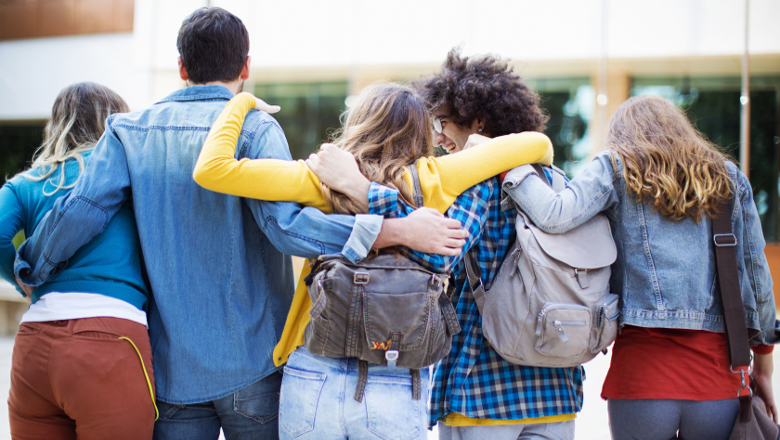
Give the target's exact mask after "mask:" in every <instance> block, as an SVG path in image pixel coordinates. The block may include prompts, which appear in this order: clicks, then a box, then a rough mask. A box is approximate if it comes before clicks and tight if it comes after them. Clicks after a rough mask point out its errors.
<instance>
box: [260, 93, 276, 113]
mask: <svg viewBox="0 0 780 440" xmlns="http://www.w3.org/2000/svg"><path fill="white" fill-rule="evenodd" d="M255 109H256V110H260V111H263V112H266V113H276V112H278V111H279V110H281V109H282V108H281V107H279V106H278V105H270V104H268V103H266V102H265V101H263V100H262V99H260V98H258V97H257V96H255Z"/></svg>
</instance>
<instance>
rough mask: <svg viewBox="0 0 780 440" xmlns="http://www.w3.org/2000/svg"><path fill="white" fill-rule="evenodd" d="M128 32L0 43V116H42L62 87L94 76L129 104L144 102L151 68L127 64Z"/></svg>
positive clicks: (130, 41)
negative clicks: (146, 68) (145, 68)
mask: <svg viewBox="0 0 780 440" xmlns="http://www.w3.org/2000/svg"><path fill="white" fill-rule="evenodd" d="M132 46H133V35H132V34H130V33H122V34H102V35H89V36H77V37H65V38H38V39H33V40H19V41H9V42H3V43H0V119H45V118H48V117H49V116H51V106H52V104H53V103H54V98H55V97H56V96H57V93H58V92H59V91H60V90H61V89H62V88H63V87H65V86H67V85H69V84H73V83H76V82H81V81H94V82H97V83H100V84H103V85H105V86H108V87H110V88H111V89H113V90H114V91H116V92H117V93H119V94H120V95H121V96H122V97H123V98H124V99H125V100H126V101H127V102H128V104H129V105H130V107H131V108H142V107H143V106H144V105H145V103H146V101H147V100H146V99H145V98H146V96H145V90H146V89H147V88H148V86H147V84H148V83H149V79H150V77H151V72H149V71H147V70H143V69H139V68H137V67H135V66H133V64H132V58H130V57H128V56H127V55H128V54H129V53H131V49H132Z"/></svg>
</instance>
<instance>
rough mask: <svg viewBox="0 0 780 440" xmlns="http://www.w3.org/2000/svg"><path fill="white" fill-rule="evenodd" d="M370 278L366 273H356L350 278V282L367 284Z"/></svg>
mask: <svg viewBox="0 0 780 440" xmlns="http://www.w3.org/2000/svg"><path fill="white" fill-rule="evenodd" d="M370 278H371V276H370V275H369V274H368V273H366V272H356V273H355V276H354V277H352V282H353V283H355V284H368V280H369V279H370Z"/></svg>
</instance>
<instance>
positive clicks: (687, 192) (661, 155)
mask: <svg viewBox="0 0 780 440" xmlns="http://www.w3.org/2000/svg"><path fill="white" fill-rule="evenodd" d="M606 143H607V147H608V148H611V149H612V151H613V152H614V153H615V154H617V156H618V157H620V160H621V161H622V162H623V177H624V178H625V180H626V186H627V187H628V191H629V193H632V194H634V195H635V196H636V200H637V201H638V202H640V203H649V204H650V205H651V206H652V207H653V208H655V209H656V210H657V211H658V212H660V213H661V214H663V215H664V216H666V217H667V218H669V219H672V220H683V219H684V218H686V217H691V218H693V219H694V220H695V221H696V222H697V223H698V222H699V220H700V219H701V218H702V216H703V215H707V216H709V217H714V216H715V215H717V214H719V212H718V210H717V206H718V204H719V203H721V202H725V201H727V200H728V199H729V197H730V195H731V192H732V191H731V178H730V177H729V174H728V169H727V168H726V161H727V160H730V159H729V158H728V157H727V156H726V155H725V154H723V153H721V152H720V151H718V149H717V148H716V147H715V145H714V144H712V143H711V142H709V141H708V140H707V139H706V138H705V137H704V136H703V135H702V134H701V133H699V132H698V131H697V130H696V129H695V128H693V126H692V125H691V123H690V122H689V121H688V118H687V117H686V116H685V114H684V113H683V112H682V111H681V110H680V109H679V108H677V106H675V105H674V104H672V103H671V102H670V101H669V100H667V99H664V98H661V97H658V96H635V97H633V98H630V99H629V100H627V101H626V102H624V103H623V105H621V106H620V108H618V110H617V113H615V116H614V117H613V118H612V120H611V121H610V124H609V132H608V134H607V139H606ZM612 164H613V167H614V168H615V170H617V164H616V162H615V157H614V155H613V156H612ZM616 172H617V171H616Z"/></svg>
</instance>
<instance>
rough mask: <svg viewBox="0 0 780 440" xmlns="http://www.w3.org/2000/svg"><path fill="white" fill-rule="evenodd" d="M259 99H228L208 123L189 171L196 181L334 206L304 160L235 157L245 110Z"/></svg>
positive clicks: (252, 195) (243, 192) (327, 209)
mask: <svg viewBox="0 0 780 440" xmlns="http://www.w3.org/2000/svg"><path fill="white" fill-rule="evenodd" d="M259 103H262V104H260V108H267V107H263V106H262V105H263V104H265V103H264V102H262V101H261V100H256V98H255V97H254V96H253V95H252V94H251V93H240V94H238V95H236V96H235V97H234V98H233V99H231V100H230V102H228V103H227V105H226V106H225V109H224V110H222V113H221V114H220V115H219V117H218V118H217V119H216V121H214V124H213V125H212V126H211V130H210V131H209V135H208V137H207V138H206V142H205V143H204V144H203V148H202V149H201V152H200V156H199V157H198V162H197V164H196V165H195V169H194V171H193V173H192V177H193V179H195V182H196V183H197V184H198V185H200V186H202V187H204V188H206V189H208V190H211V191H215V192H219V193H223V194H231V195H234V196H239V197H247V198H252V199H260V200H268V201H279V202H282V201H284V202H296V203H300V204H301V205H306V206H312V207H315V208H318V209H320V210H321V211H323V212H331V211H332V210H333V208H332V207H331V206H330V204H328V203H327V202H325V198H324V197H323V196H322V189H321V186H320V181H319V179H318V178H317V176H316V175H315V174H314V173H312V172H311V171H309V169H308V168H307V167H306V165H305V164H304V162H303V161H296V162H292V161H289V160H283V159H271V158H269V159H241V160H236V158H235V155H236V146H237V144H238V138H239V135H240V134H241V127H242V125H244V119H245V117H246V114H247V112H249V111H250V110H251V109H253V108H255V107H256V106H257V105H258V104H259Z"/></svg>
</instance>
